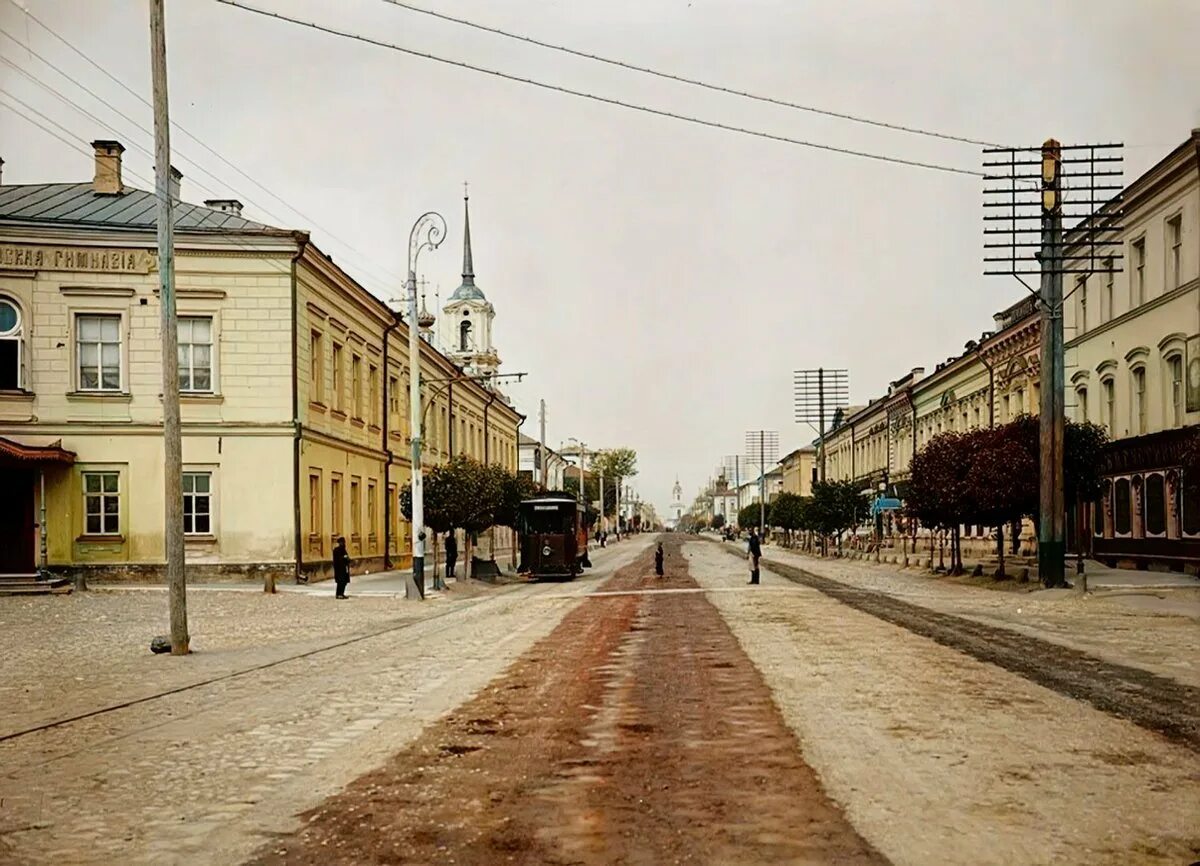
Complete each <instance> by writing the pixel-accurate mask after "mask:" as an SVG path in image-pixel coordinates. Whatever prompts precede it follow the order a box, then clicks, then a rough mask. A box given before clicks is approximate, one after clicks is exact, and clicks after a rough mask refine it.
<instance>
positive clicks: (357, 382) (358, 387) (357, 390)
mask: <svg viewBox="0 0 1200 866" xmlns="http://www.w3.org/2000/svg"><path fill="white" fill-rule="evenodd" d="M350 406H351V407H352V408H353V409H354V417H355V418H362V417H363V405H362V358H360V357H359V356H358V355H354V356H352V357H351V358H350Z"/></svg>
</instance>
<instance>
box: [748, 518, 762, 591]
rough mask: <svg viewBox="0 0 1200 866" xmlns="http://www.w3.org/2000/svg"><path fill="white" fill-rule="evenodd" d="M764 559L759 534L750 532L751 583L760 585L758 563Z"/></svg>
mask: <svg viewBox="0 0 1200 866" xmlns="http://www.w3.org/2000/svg"><path fill="white" fill-rule="evenodd" d="M760 559H762V547H761V546H760V545H759V543H758V534H757V533H756V532H755V531H754V530H753V529H751V530H750V582H751V583H752V584H757V583H758V561H759V560H760Z"/></svg>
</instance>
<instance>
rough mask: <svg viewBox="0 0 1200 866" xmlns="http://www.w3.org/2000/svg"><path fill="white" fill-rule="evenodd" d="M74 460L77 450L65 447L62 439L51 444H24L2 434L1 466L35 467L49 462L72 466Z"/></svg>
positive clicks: (0, 438) (0, 445)
mask: <svg viewBox="0 0 1200 866" xmlns="http://www.w3.org/2000/svg"><path fill="white" fill-rule="evenodd" d="M74 462H75V452H74V451H67V450H66V449H65V448H63V447H62V440H61V439H59V440H58V441H57V442H54V443H53V444H51V445H23V444H22V443H20V442H14V441H13V440H12V439H5V438H4V437H3V436H0V466H20V467H24V468H33V467H35V466H38V465H45V464H48V463H56V464H59V465H61V466H70V465H71V464H72V463H74Z"/></svg>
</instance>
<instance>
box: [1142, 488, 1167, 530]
mask: <svg viewBox="0 0 1200 866" xmlns="http://www.w3.org/2000/svg"><path fill="white" fill-rule="evenodd" d="M1145 497H1146V535H1165V534H1166V531H1167V496H1166V488H1165V487H1164V486H1163V476H1162V474H1161V473H1159V472H1152V473H1150V474H1149V475H1147V476H1146V483H1145Z"/></svg>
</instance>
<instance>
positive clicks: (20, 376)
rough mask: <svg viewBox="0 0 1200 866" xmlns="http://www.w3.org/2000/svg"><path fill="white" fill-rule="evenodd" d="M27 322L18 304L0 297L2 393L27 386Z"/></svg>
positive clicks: (0, 386) (0, 378)
mask: <svg viewBox="0 0 1200 866" xmlns="http://www.w3.org/2000/svg"><path fill="white" fill-rule="evenodd" d="M24 333H25V322H24V320H23V319H22V317H21V308H20V307H19V306H17V302H16V301H13V300H11V299H9V298H5V297H0V391H17V390H20V389H21V388H23V387H24V386H25V376H24V368H25V351H24V349H25V346H24V343H25V340H24Z"/></svg>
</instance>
